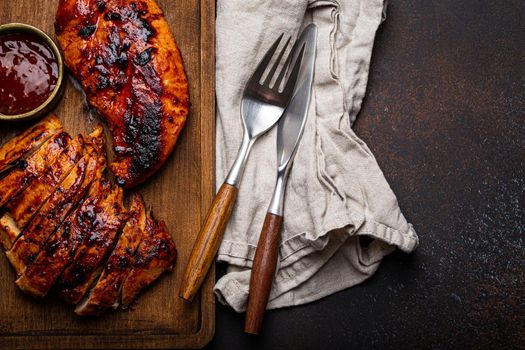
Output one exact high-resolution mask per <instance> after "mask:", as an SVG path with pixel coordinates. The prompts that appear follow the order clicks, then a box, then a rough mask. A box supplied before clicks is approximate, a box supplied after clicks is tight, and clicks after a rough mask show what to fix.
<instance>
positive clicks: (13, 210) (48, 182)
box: [0, 135, 84, 229]
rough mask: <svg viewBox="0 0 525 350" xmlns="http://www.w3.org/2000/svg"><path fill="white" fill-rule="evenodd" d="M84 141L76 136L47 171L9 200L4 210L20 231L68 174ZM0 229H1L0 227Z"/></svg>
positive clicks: (78, 158)
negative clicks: (7, 211)
mask: <svg viewBox="0 0 525 350" xmlns="http://www.w3.org/2000/svg"><path fill="white" fill-rule="evenodd" d="M83 147H84V140H83V138H82V136H80V135H79V136H77V137H76V138H75V139H74V140H73V141H72V142H71V143H70V144H69V145H67V148H66V150H65V152H63V153H62V154H60V156H58V157H57V159H56V160H55V161H54V162H53V164H52V165H51V166H49V167H48V169H47V171H46V172H45V173H44V174H43V175H42V176H39V177H37V178H36V179H34V180H33V182H32V183H31V184H30V185H29V186H28V187H27V188H26V189H25V190H24V191H23V192H22V193H20V194H18V195H17V196H16V197H15V198H13V199H11V200H10V201H9V202H8V203H7V205H6V208H7V209H8V210H9V213H6V214H5V215H11V216H12V217H13V219H14V220H15V222H16V223H17V225H18V227H19V228H20V229H23V228H24V227H25V226H26V225H27V224H28V223H29V221H30V220H31V218H32V217H33V215H34V214H35V213H36V212H37V211H38V209H39V208H40V207H41V206H42V204H43V203H44V202H45V201H46V200H47V199H48V198H49V196H50V195H51V194H52V193H53V192H54V190H55V187H56V186H58V184H59V183H60V182H61V181H62V180H63V179H64V178H65V177H66V176H67V175H68V174H69V171H71V169H73V167H74V166H75V164H76V163H77V162H78V161H79V160H80V158H81V157H82V154H83ZM0 221H1V219H0ZM0 229H1V227H0Z"/></svg>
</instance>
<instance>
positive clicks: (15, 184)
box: [0, 132, 71, 207]
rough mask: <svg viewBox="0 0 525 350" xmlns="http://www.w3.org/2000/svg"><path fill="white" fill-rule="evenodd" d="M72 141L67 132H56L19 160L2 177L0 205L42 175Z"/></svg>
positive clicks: (0, 182)
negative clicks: (33, 151)
mask: <svg viewBox="0 0 525 350" xmlns="http://www.w3.org/2000/svg"><path fill="white" fill-rule="evenodd" d="M70 141H71V137H70V136H69V135H68V134H67V133H65V132H58V133H56V134H54V135H53V136H52V137H51V138H50V139H48V140H47V141H45V142H44V143H43V144H42V146H41V147H40V148H39V149H38V150H37V151H36V152H35V153H33V154H32V155H31V156H29V157H28V158H27V159H26V160H21V161H19V162H18V163H17V166H16V167H15V168H13V169H10V171H9V172H8V173H7V174H6V175H5V176H4V177H2V178H0V207H3V206H4V205H5V204H6V203H7V202H8V201H9V200H10V199H11V198H13V197H14V196H16V195H17V194H18V193H20V192H22V191H23V190H24V189H25V188H27V186H29V184H30V183H31V181H33V180H34V179H35V178H36V177H38V176H41V175H42V174H43V173H44V172H45V171H46V170H47V169H48V167H49V166H50V165H51V164H53V162H54V161H55V159H56V158H57V157H58V156H59V155H60V154H61V153H62V152H63V151H64V149H65V147H66V145H67V144H69V142H70Z"/></svg>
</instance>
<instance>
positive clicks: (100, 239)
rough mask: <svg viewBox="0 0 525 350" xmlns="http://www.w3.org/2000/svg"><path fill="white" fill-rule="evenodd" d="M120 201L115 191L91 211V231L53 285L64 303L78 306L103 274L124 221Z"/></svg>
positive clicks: (120, 190)
mask: <svg viewBox="0 0 525 350" xmlns="http://www.w3.org/2000/svg"><path fill="white" fill-rule="evenodd" d="M122 197H123V191H122V188H120V187H115V188H114V189H113V190H111V191H109V193H108V194H107V195H106V196H105V198H104V199H102V200H101V201H100V202H99V205H97V206H96V207H95V209H98V210H95V211H94V215H93V217H92V222H93V224H92V225H91V229H90V231H89V232H87V233H86V236H85V237H84V240H83V242H82V244H81V245H80V246H79V247H78V249H77V251H76V253H75V257H74V258H73V260H72V262H71V264H70V265H69V266H68V267H67V268H66V269H65V270H64V272H63V273H62V276H61V277H60V278H59V280H58V282H57V285H56V287H57V290H58V291H59V293H58V294H59V296H60V297H61V298H63V299H64V300H66V301H67V302H69V303H72V304H76V303H78V302H79V301H80V300H81V299H82V297H83V296H84V294H85V293H86V291H87V290H88V288H89V286H90V285H91V284H92V283H93V281H94V280H95V279H96V278H97V277H98V276H99V275H100V273H101V272H102V268H103V266H104V265H103V263H104V261H105V260H106V259H107V257H108V255H109V253H111V250H112V249H113V248H114V247H115V243H116V241H117V239H118V233H119V232H120V230H121V228H122V226H123V225H124V223H125V221H126V219H127V213H126V209H125V208H124V206H123V204H122Z"/></svg>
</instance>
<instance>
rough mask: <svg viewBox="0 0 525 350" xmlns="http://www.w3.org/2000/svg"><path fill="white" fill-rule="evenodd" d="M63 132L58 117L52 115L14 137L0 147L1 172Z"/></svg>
mask: <svg viewBox="0 0 525 350" xmlns="http://www.w3.org/2000/svg"><path fill="white" fill-rule="evenodd" d="M60 131H62V124H61V123H60V120H59V119H58V117H57V116H56V115H54V114H50V115H48V116H47V117H45V118H44V119H43V120H42V121H41V122H39V123H37V124H35V125H34V126H33V127H31V128H29V129H27V130H26V131H24V132H22V133H21V134H19V135H17V136H15V137H13V138H12V139H11V140H9V141H8V142H6V143H5V144H4V145H3V146H2V147H0V172H2V171H4V170H5V169H6V168H7V167H9V165H11V164H13V163H15V162H16V161H17V160H19V159H20V158H22V157H24V156H25V155H27V154H28V153H30V152H31V151H33V150H35V149H36V148H38V147H40V146H41V145H42V143H44V142H45V141H46V140H47V139H49V138H50V137H51V136H53V135H54V134H56V133H58V132H60Z"/></svg>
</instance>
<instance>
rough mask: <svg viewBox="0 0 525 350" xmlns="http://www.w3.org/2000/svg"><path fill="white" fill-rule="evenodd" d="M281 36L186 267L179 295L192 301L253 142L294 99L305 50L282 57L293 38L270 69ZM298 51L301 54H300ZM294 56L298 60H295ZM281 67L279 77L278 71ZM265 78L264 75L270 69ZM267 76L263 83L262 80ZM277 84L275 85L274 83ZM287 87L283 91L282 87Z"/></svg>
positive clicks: (251, 91)
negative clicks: (232, 158)
mask: <svg viewBox="0 0 525 350" xmlns="http://www.w3.org/2000/svg"><path fill="white" fill-rule="evenodd" d="M283 36H284V34H282V35H281V36H280V37H279V38H278V39H277V40H276V41H275V42H274V44H273V45H272V46H271V47H270V49H269V50H268V51H267V52H266V54H265V55H264V57H263V59H262V60H261V62H260V63H259V65H258V66H257V68H256V70H255V72H254V73H253V74H252V76H251V78H250V79H249V80H248V83H247V84H246V86H245V88H244V93H243V97H242V101H241V116H242V125H243V130H244V136H243V140H242V144H241V147H240V148H239V152H238V154H237V158H236V159H235V161H234V163H233V166H232V167H231V170H230V172H229V174H228V176H227V178H226V180H225V182H224V183H223V184H222V186H221V187H220V189H219V192H218V193H217V195H216V197H215V199H214V200H213V203H212V206H211V208H210V209H209V211H208V214H207V217H206V219H205V221H204V224H203V225H202V227H201V230H200V232H199V234H198V236H197V239H196V241H195V244H194V246H193V250H192V252H191V255H190V259H189V262H188V265H187V266H186V269H185V272H184V277H183V280H182V284H181V287H180V289H179V296H180V297H181V298H183V299H186V300H192V299H193V298H194V296H195V295H196V294H197V292H198V290H199V289H200V286H201V285H202V283H203V281H204V279H205V277H206V275H207V273H208V271H209V269H210V266H211V264H212V263H213V262H214V260H215V255H216V254H217V250H218V248H219V245H220V242H221V239H222V236H223V233H224V230H225V228H226V224H227V223H228V220H229V218H230V216H231V213H232V210H233V205H234V203H235V199H236V197H237V193H238V187H239V184H240V181H241V177H242V174H243V171H244V167H245V165H246V161H247V159H248V155H249V153H250V150H251V148H252V146H253V143H254V142H255V141H256V140H257V138H258V137H259V136H261V135H262V134H264V133H265V132H267V131H268V130H269V129H270V128H271V127H272V126H273V125H275V123H277V121H278V120H279V118H281V116H282V114H283V112H284V110H285V107H286V106H287V105H288V103H289V101H290V100H291V98H292V94H293V91H294V87H295V83H296V80H297V77H298V73H299V68H300V67H301V60H302V56H303V54H302V53H303V50H304V48H298V47H297V45H294V47H293V48H292V51H291V52H290V54H289V55H288V58H287V59H286V61H285V63H284V64H282V60H283V56H284V53H285V51H286V48H287V47H288V44H289V42H290V39H288V41H287V42H286V44H285V45H284V48H282V49H281V51H280V53H279V54H278V56H277V58H276V59H275V62H274V63H273V65H272V66H271V67H270V62H271V60H272V57H273V56H274V54H275V52H276V51H277V48H278V47H279V44H280V42H281V40H282V38H283ZM298 50H300V52H299V53H298ZM292 57H295V59H294V60H293V61H292ZM281 65H282V68H281V70H280V71H279V74H278V75H277V70H278V68H279V66H281ZM268 68H269V71H268V73H267V74H266V76H264V73H265V72H266V71H267V70H268ZM263 77H265V79H264V81H263V82H261V81H262V79H263ZM273 80H275V82H274V83H273V84H272V81H273ZM283 84H284V87H283V88H282V89H280V87H281V85H283Z"/></svg>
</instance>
